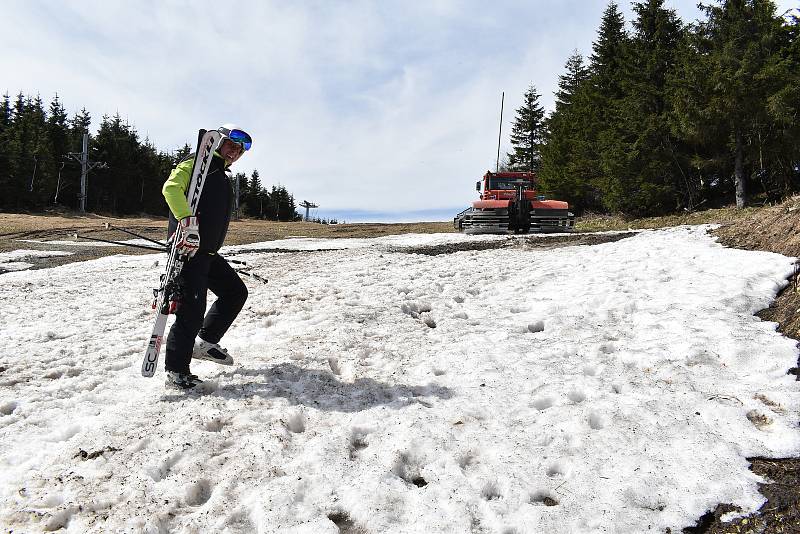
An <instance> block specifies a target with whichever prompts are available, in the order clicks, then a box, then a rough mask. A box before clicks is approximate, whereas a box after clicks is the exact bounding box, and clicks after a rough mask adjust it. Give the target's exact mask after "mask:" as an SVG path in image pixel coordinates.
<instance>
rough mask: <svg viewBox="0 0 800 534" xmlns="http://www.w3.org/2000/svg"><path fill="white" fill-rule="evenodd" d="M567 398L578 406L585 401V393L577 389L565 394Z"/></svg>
mask: <svg viewBox="0 0 800 534" xmlns="http://www.w3.org/2000/svg"><path fill="white" fill-rule="evenodd" d="M567 398H568V399H569V400H571V401H572V402H574V403H575V404H579V403H581V402H583V401H585V400H586V393H584V392H583V391H581V390H579V389H573V390H572V391H570V392H569V393H567Z"/></svg>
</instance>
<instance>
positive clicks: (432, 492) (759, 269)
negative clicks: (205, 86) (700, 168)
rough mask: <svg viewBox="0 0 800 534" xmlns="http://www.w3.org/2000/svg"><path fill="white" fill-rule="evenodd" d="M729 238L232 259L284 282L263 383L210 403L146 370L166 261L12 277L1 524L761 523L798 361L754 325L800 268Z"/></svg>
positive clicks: (218, 372) (231, 378) (508, 528)
mask: <svg viewBox="0 0 800 534" xmlns="http://www.w3.org/2000/svg"><path fill="white" fill-rule="evenodd" d="M706 230H707V228H704V227H683V228H677V229H670V230H660V231H648V232H642V233H640V234H638V235H635V236H633V237H629V238H626V239H621V240H619V241H616V242H614V243H607V244H602V245H597V246H574V247H565V248H559V249H554V250H547V251H543V250H526V249H524V248H522V247H518V248H514V247H509V248H503V249H497V250H481V251H466V252H456V253H452V254H441V255H436V256H429V255H419V254H409V253H404V252H403V251H402V247H403V246H408V247H410V246H414V245H418V244H420V243H421V244H426V245H430V244H431V243H447V242H450V241H453V240H457V241H463V240H464V239H465V237H464V236H449V237H448V236H441V235H440V236H437V237H435V238H431V237H430V236H413V235H410V236H404V237H402V238H392V239H383V240H379V239H376V240H373V241H370V240H357V241H356V242H354V243H351V245H352V246H343V245H342V243H343V242H341V241H323V240H305V241H304V242H303V243H304V245H303V246H297V243H299V242H298V241H295V245H296V248H297V249H298V251H297V252H292V251H288V252H287V251H286V250H285V249H287V248H288V247H287V246H285V244H283V245H275V244H274V243H273V244H272V245H267V244H263V243H262V244H261V245H262V246H261V247H258V246H256V247H250V252H248V247H242V248H241V249H231V250H229V253H233V254H236V255H235V257H236V258H237V259H243V260H246V261H248V262H249V264H250V266H251V267H252V268H253V269H254V272H256V273H258V274H260V275H262V276H265V277H267V278H268V279H269V284H267V285H254V284H252V283H251V281H247V283H248V286H249V288H250V298H249V300H248V303H247V304H246V306H245V309H244V310H243V312H242V313H241V315H240V316H239V318H238V320H237V321H236V322H235V323H234V326H233V327H232V329H231V330H230V331H229V332H228V335H227V336H226V337H225V339H224V340H223V341H224V344H225V345H226V346H227V348H228V349H229V350H230V351H231V353H232V354H233V355H234V357H235V359H236V364H235V366H233V367H219V366H215V365H214V364H213V363H210V362H196V363H194V364H193V366H192V370H193V372H195V373H197V374H198V375H200V376H201V377H202V378H205V379H206V381H207V382H206V384H205V389H206V391H205V393H204V394H202V395H201V394H197V393H194V394H182V393H178V392H174V391H168V390H166V389H165V387H164V383H163V374H162V373H161V372H159V373H158V374H157V375H156V377H155V378H150V379H148V378H142V377H141V376H140V375H139V370H140V365H141V358H142V356H143V352H144V348H145V345H146V341H147V339H148V337H149V334H150V329H151V328H152V321H153V315H152V312H151V311H150V309H149V304H150V300H151V297H150V295H151V288H152V286H153V285H154V284H155V282H156V280H157V279H158V277H159V274H160V273H161V269H162V268H163V257H162V261H161V265H159V266H157V265H155V261H156V260H157V259H158V258H159V256H158V255H150V256H112V257H106V258H102V259H98V260H93V261H89V262H83V263H74V264H70V265H65V266H61V267H57V268H52V269H43V270H38V271H31V272H11V273H7V274H4V275H2V276H0V329H1V330H2V339H3V341H4V345H5V346H4V350H3V351H2V353H1V355H0V369H2V372H0V524H2V526H3V527H4V529H5V530H13V531H14V532H38V531H43V530H55V529H60V528H63V529H66V531H68V532H76V533H84V532H243V533H244V532H248V533H249V532H308V533H326V532H330V533H335V532H338V531H341V532H350V533H354V532H359V533H385V532H424V533H436V532H443V533H444V532H447V533H450V532H498V533H528V532H543V533H553V532H569V533H581V532H614V533H638V532H646V531H652V532H664V531H665V529H666V528H667V527H669V528H671V529H673V530H672V531H673V532H675V531H676V530H675V529H676V528H678V529H679V528H681V527H684V526H689V525H692V524H694V522H695V521H696V520H697V518H698V517H699V516H700V515H702V514H703V513H704V512H705V511H706V510H708V509H709V508H712V507H714V506H715V505H716V504H717V503H719V502H730V503H733V504H736V505H738V506H740V507H742V509H743V510H744V511H749V510H753V509H754V508H757V507H758V506H760V504H761V503H762V498H761V497H760V496H759V494H758V493H757V482H758V481H759V478H758V477H757V476H755V475H754V474H752V473H751V472H750V471H749V470H748V468H747V461H746V458H747V457H749V456H768V457H775V456H786V455H797V454H799V453H800V434H799V433H798V430H797V417H798V408H800V389H799V388H798V383H797V382H795V381H794V377H792V376H790V375H787V374H786V372H787V369H789V368H790V367H792V366H793V365H794V364H795V362H796V361H797V349H796V348H795V343H794V342H793V341H792V340H790V339H786V338H784V337H782V336H781V335H779V334H778V333H776V331H775V327H776V325H775V324H774V323H767V322H762V321H760V320H759V319H758V318H756V317H754V316H753V313H754V312H756V311H757V310H759V309H761V308H764V307H766V306H768V305H769V303H770V301H771V300H772V299H773V298H774V297H775V295H776V293H777V292H778V291H779V289H780V288H782V287H783V286H784V285H785V284H786V281H785V279H786V277H787V276H788V275H789V274H790V272H791V270H792V259H790V258H786V257H784V256H780V255H776V254H771V253H762V252H746V251H741V250H732V249H726V248H723V247H722V246H720V245H719V244H717V243H716V242H715V241H714V239H713V238H711V237H709V236H708V235H707V233H706ZM469 239H480V238H478V237H475V238H472V237H470V238H469ZM504 239H505V238H504ZM270 246H275V247H276V248H280V249H281V250H282V252H269V251H268V250H266V251H265V250H264V249H269V247H270ZM303 249H304V250H303ZM313 249H319V250H316V251H314V250H313ZM333 249H336V250H333ZM162 361H163V355H162Z"/></svg>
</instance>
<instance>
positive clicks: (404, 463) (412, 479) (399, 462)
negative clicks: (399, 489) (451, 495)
mask: <svg viewBox="0 0 800 534" xmlns="http://www.w3.org/2000/svg"><path fill="white" fill-rule="evenodd" d="M422 467H423V460H422V458H420V457H419V456H417V455H416V454H414V453H412V452H409V451H403V452H399V453H398V454H397V458H395V461H394V465H393V466H392V473H394V474H395V475H397V476H398V477H400V478H401V479H403V480H405V481H406V482H407V483H409V484H413V485H414V486H416V487H418V488H422V487H425V486H427V485H428V482H427V481H426V480H425V479H424V478H423V477H422V475H421V473H420V472H421V470H422Z"/></svg>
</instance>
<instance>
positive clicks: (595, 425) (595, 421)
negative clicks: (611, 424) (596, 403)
mask: <svg viewBox="0 0 800 534" xmlns="http://www.w3.org/2000/svg"><path fill="white" fill-rule="evenodd" d="M607 424H608V423H607V421H606V418H605V417H603V415H602V414H601V413H599V412H591V413H590V414H589V426H590V427H591V428H592V430H602V429H604V428H605V427H606V425H607Z"/></svg>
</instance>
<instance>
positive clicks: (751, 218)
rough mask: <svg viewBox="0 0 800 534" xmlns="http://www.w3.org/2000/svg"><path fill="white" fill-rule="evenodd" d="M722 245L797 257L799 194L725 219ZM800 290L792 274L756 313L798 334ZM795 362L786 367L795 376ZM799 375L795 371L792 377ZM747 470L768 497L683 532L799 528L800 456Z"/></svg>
mask: <svg viewBox="0 0 800 534" xmlns="http://www.w3.org/2000/svg"><path fill="white" fill-rule="evenodd" d="M712 233H713V234H714V235H716V236H717V237H718V238H719V242H720V243H722V244H723V245H725V246H729V247H735V248H741V249H745V250H764V251H768V252H776V253H778V254H783V255H786V256H793V257H798V256H800V197H793V198H791V199H789V200H787V201H786V202H784V203H783V204H780V205H778V206H771V207H766V208H761V209H760V210H757V211H751V212H750V213H747V214H746V215H744V216H743V217H741V218H739V219H737V220H735V221H730V222H725V223H723V224H722V226H721V227H720V228H718V229H717V230H715V231H713V232H712ZM799 311H800V293H798V280H797V273H795V276H794V277H793V279H792V280H791V283H790V284H789V286H788V287H787V288H786V289H784V290H783V291H782V292H781V294H780V295H778V297H777V298H776V299H775V300H774V301H773V303H772V305H771V306H770V307H769V308H767V309H765V310H761V311H760V312H758V313H757V314H756V315H757V316H758V317H760V318H761V319H763V320H765V321H773V322H776V323H778V331H779V332H781V333H783V334H784V335H785V336H787V337H791V338H793V339H798V337H800V313H798V312H799ZM798 367H800V361H798V364H797V367H794V368H793V369H789V370H787V371H788V372H789V373H792V374H794V375H798V374H799V373H798ZM797 378H798V380H800V376H797ZM748 460H749V461H750V464H751V465H750V469H751V470H752V471H753V472H754V473H756V474H758V475H760V476H762V477H764V478H765V479H766V480H767V482H766V483H764V484H759V491H760V492H761V494H762V495H764V497H765V498H766V499H767V502H766V503H764V505H763V506H762V507H761V508H759V509H758V510H757V511H756V512H754V513H752V514H750V515H747V516H746V517H741V518H739V519H736V520H734V521H730V522H727V523H726V522H723V521H722V520H721V517H722V516H723V515H724V514H726V513H728V512H731V511H737V509H736V507H734V506H732V505H731V504H725V503H723V504H720V505H718V506H717V507H716V508H715V509H714V510H711V511H709V512H707V513H706V514H705V515H703V516H702V517H701V518H700V519H699V520H698V522H697V523H696V525H695V526H693V527H689V528H686V529H684V530H683V532H684V533H686V534H733V533H736V534H751V533H752V534H756V533H787V534H789V533H800V458H749V459H748Z"/></svg>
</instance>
